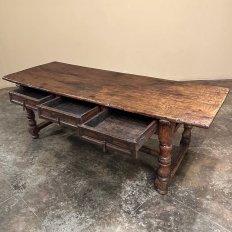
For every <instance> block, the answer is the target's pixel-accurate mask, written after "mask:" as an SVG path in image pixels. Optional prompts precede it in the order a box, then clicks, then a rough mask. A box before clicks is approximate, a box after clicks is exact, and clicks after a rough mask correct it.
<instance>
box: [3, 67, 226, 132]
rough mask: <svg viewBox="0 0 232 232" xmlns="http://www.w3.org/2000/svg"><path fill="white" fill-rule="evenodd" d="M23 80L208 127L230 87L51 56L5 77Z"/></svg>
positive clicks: (65, 93) (22, 82)
mask: <svg viewBox="0 0 232 232" xmlns="http://www.w3.org/2000/svg"><path fill="white" fill-rule="evenodd" d="M3 79H4V80H8V81H11V82H14V83H17V84H20V85H24V86H28V87H33V88H36V89H40V90H44V91H48V92H51V93H54V94H57V95H61V96H67V97H71V98H74V99H81V100H85V101H88V102H93V103H96V104H100V105H103V106H108V107H112V108H117V109H121V110H124V111H128V112H132V113H138V114H142V115H146V116H149V117H154V118H158V119H167V120H169V121H171V122H176V123H185V124H189V125H193V126H198V127H204V128H208V127H209V126H210V124H211V123H212V121H213V119H214V118H215V116H216V114H217V112H218V110H219V109H220V107H221V105H222V103H223V101H224V100H225V98H226V96H227V93H228V91H229V89H227V88H222V87H216V86H205V85H199V84H194V83H186V82H177V81H168V80H163V79H159V78H151V77H144V76H138V75H132V74H125V73H119V72H112V71H105V70H99V69H93V68H86V67H81V66H76V65H70V64H64V63H60V62H51V63H48V64H44V65H40V66H37V67H34V68H30V69H27V70H23V71H20V72H17V73H14V74H10V75H7V76H5V77H3Z"/></svg>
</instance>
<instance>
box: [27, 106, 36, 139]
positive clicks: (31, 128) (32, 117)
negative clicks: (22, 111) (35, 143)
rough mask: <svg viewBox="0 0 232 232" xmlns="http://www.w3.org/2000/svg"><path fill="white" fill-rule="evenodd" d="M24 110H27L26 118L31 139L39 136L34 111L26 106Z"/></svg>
mask: <svg viewBox="0 0 232 232" xmlns="http://www.w3.org/2000/svg"><path fill="white" fill-rule="evenodd" d="M26 111H27V119H28V126H29V128H28V131H29V133H30V134H31V135H32V138H33V139H37V138H39V129H38V126H37V124H36V120H35V114H34V111H33V110H31V109H28V108H26Z"/></svg>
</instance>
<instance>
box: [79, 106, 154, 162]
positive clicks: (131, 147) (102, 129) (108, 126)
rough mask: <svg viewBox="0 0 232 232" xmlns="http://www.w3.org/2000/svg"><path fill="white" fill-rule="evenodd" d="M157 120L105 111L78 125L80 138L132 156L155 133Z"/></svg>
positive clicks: (117, 111)
mask: <svg viewBox="0 0 232 232" xmlns="http://www.w3.org/2000/svg"><path fill="white" fill-rule="evenodd" d="M157 128H158V124H157V120H153V119H152V118H148V117H146V116H142V115H136V114H131V113H127V112H123V111H119V110H113V109H105V110H103V111H102V112H100V113H98V114H97V115H96V116H94V117H93V118H91V119H90V120H88V121H87V122H86V123H84V124H82V125H80V127H79V134H80V137H81V138H83V139H84V140H88V141H89V142H93V143H95V144H98V145H100V146H103V147H104V144H105V148H109V149H114V150H118V151H121V152H123V153H126V154H127V155H130V156H134V158H136V154H137V152H136V151H138V150H139V149H140V148H141V147H142V145H143V144H144V143H145V142H146V141H147V140H148V139H149V138H150V136H151V135H152V134H154V132H156V131H157Z"/></svg>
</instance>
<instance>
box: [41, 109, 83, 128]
mask: <svg viewBox="0 0 232 232" xmlns="http://www.w3.org/2000/svg"><path fill="white" fill-rule="evenodd" d="M37 108H38V114H39V117H40V118H43V119H46V120H49V121H52V122H55V123H58V124H59V125H66V126H71V127H74V128H77V127H78V125H79V124H80V123H81V120H80V118H76V117H72V116H70V115H66V114H62V113H58V112H55V111H52V110H51V109H47V108H44V107H43V106H41V105H38V107H37Z"/></svg>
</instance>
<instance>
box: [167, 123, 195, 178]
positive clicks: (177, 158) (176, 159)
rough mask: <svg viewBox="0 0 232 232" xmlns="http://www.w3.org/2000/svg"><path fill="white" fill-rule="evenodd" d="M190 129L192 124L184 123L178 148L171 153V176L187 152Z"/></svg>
mask: <svg viewBox="0 0 232 232" xmlns="http://www.w3.org/2000/svg"><path fill="white" fill-rule="evenodd" d="M191 130H192V126H190V125H184V130H183V133H182V137H181V141H180V147H179V150H178V152H177V153H176V154H173V156H172V164H171V177H173V176H174V175H175V173H176V171H177V169H178V167H179V165H180V163H181V161H182V160H183V158H184V156H185V154H187V152H188V149H189V145H190V142H191Z"/></svg>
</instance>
